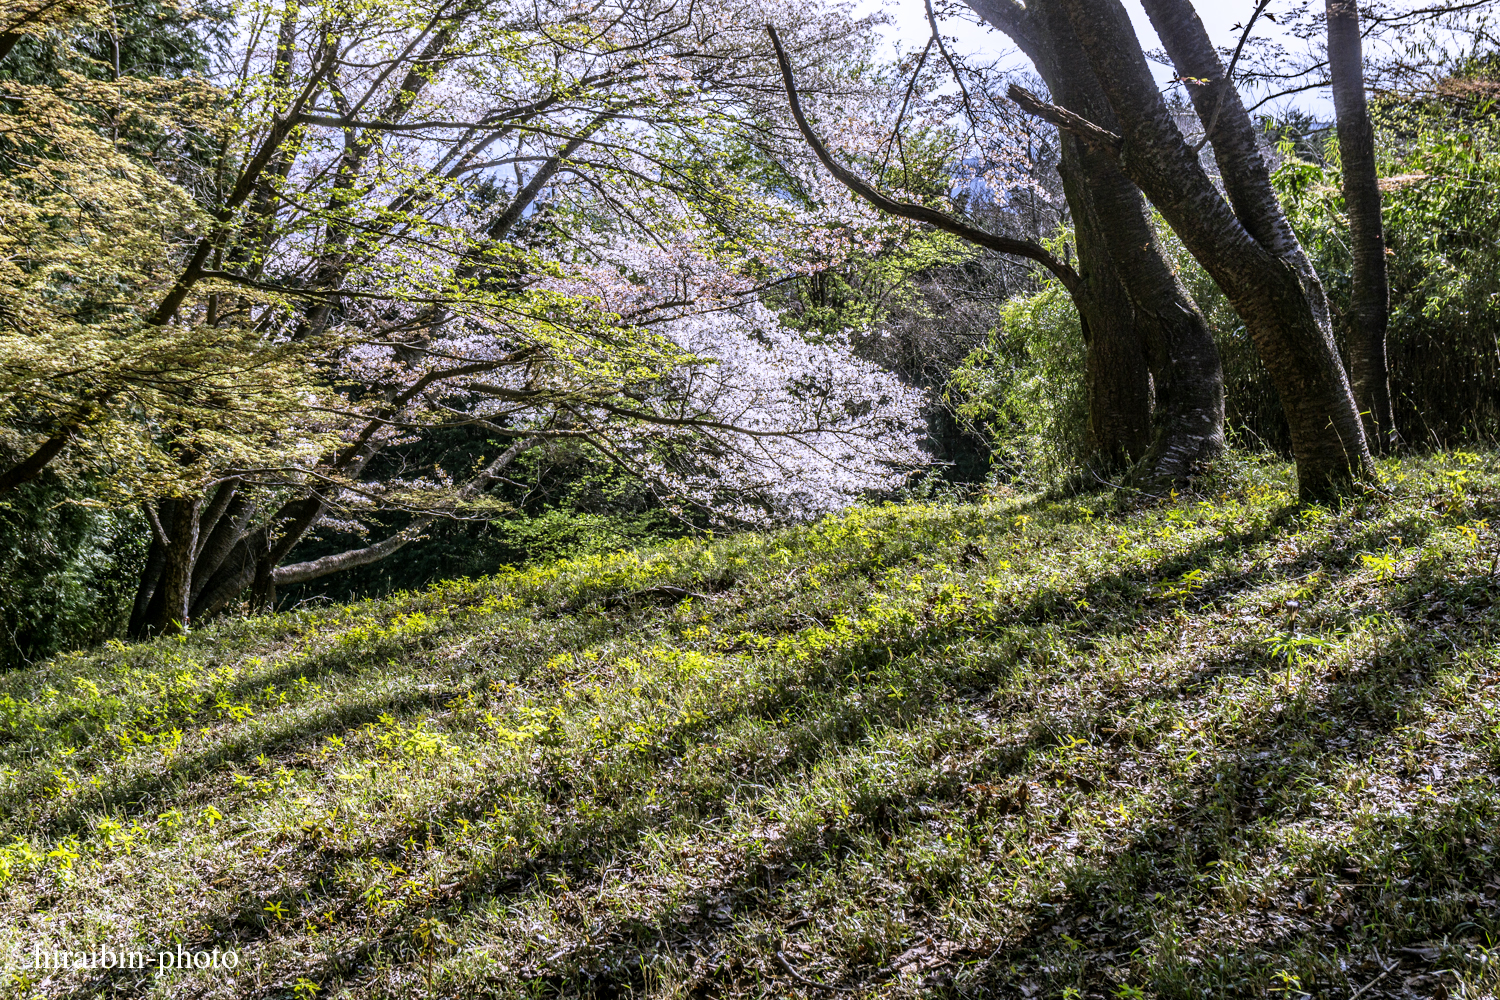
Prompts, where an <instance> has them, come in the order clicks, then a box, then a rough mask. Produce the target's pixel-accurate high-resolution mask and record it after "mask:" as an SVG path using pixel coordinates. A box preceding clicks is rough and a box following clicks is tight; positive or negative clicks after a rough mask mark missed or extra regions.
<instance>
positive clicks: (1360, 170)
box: [1327, 0, 1395, 453]
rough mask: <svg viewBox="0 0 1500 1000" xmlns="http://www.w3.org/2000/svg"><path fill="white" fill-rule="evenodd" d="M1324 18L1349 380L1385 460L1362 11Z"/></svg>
mask: <svg viewBox="0 0 1500 1000" xmlns="http://www.w3.org/2000/svg"><path fill="white" fill-rule="evenodd" d="M1327 10H1328V68H1329V76H1330V78H1331V79H1332V81H1333V108H1334V113H1335V114H1336V115H1337V117H1338V135H1339V158H1340V159H1341V160H1342V161H1343V165H1344V205H1345V209H1346V211H1347V212H1348V214H1349V249H1350V252H1351V255H1352V257H1353V272H1354V273H1353V277H1354V287H1353V290H1352V295H1351V299H1352V305H1353V309H1352V310H1351V312H1352V315H1351V316H1350V317H1349V319H1350V322H1349V340H1348V344H1349V369H1350V371H1349V374H1350V377H1351V381H1352V382H1353V386H1354V401H1355V403H1357V404H1358V406H1359V412H1360V416H1361V417H1363V418H1364V424H1365V437H1366V438H1367V439H1368V440H1369V443H1370V449H1371V450H1372V451H1375V452H1377V453H1382V452H1385V451H1388V450H1389V449H1390V448H1391V447H1392V446H1393V445H1394V444H1395V418H1394V417H1393V415H1392V411H1391V376H1390V368H1389V366H1388V363H1387V361H1386V349H1385V338H1386V324H1387V322H1388V320H1389V316H1390V303H1391V293H1390V285H1389V282H1388V280H1387V278H1386V262H1385V232H1384V227H1383V226H1382V224H1381V219H1380V178H1379V175H1378V173H1377V171H1376V165H1375V129H1374V127H1373V126H1372V125H1371V123H1370V108H1369V105H1368V103H1367V102H1366V100H1365V75H1364V59H1363V56H1362V54H1361V51H1360V38H1359V7H1358V5H1357V4H1356V3H1355V0H1327Z"/></svg>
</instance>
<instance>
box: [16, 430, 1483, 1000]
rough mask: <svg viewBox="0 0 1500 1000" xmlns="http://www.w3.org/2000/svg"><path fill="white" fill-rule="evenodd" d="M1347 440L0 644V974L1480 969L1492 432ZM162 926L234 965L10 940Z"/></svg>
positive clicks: (697, 985)
mask: <svg viewBox="0 0 1500 1000" xmlns="http://www.w3.org/2000/svg"><path fill="white" fill-rule="evenodd" d="M1382 475H1383V478H1384V482H1385V492H1384V494H1383V495H1372V496H1371V497H1369V498H1367V499H1363V500H1358V501H1355V502H1351V503H1349V504H1347V505H1346V506H1344V507H1343V508H1341V509H1324V508H1316V507H1314V508H1303V507H1299V506H1297V505H1295V503H1294V501H1293V499H1292V488H1291V478H1290V476H1291V474H1290V470H1289V469H1288V468H1287V467H1285V466H1284V465H1281V464H1277V463H1270V462H1263V463H1262V462H1256V461H1253V460H1250V459H1244V460H1239V461H1238V463H1237V464H1236V465H1235V466H1234V467H1232V468H1229V469H1227V470H1226V471H1224V472H1221V473H1219V474H1218V475H1217V477H1216V478H1215V479H1214V480H1213V481H1212V482H1209V483H1207V484H1205V485H1204V486H1203V491H1202V492H1201V493H1200V494H1198V495H1194V496H1181V497H1174V498H1173V499H1171V500H1170V501H1163V502H1151V503H1145V502H1139V501H1136V500H1134V499H1132V498H1131V497H1130V496H1129V495H1128V494H1123V493H1119V494H1110V495H1103V496H1096V497H1089V498H1082V499H1070V500H1066V501H1051V500H1047V499H1038V498H1035V497H1024V496H1010V497H1005V496H996V497H993V498H991V499H989V500H988V501H987V502H984V503H981V504H977V505H962V506H958V505H955V506H911V507H884V508H878V509H870V510H855V511H851V512H848V513H846V514H845V515H842V516H840V517H837V518H830V519H828V520H825V521H823V522H821V523H819V524H816V525H813V526H808V527H804V528H798V529H793V530H787V531H782V532H778V533H773V534H764V535H745V536H738V537H733V538H728V539H724V540H715V541H707V542H690V543H689V542H684V543H677V544H672V545H669V546H666V547H662V548H657V549H650V550H643V551H638V552H627V553H621V554H617V555H611V556H603V557H592V558H586V559H579V560H574V561H564V562H558V563H555V564H550V565H545V566H541V567H537V568H534V569H530V570H526V571H519V572H512V573H506V574H502V575H499V576H496V577H493V578H488V579H483V580H477V581H457V582H450V583H445V584H442V585H439V586H436V587H434V588H432V589H430V590H428V591H425V592H422V593H416V594H403V595H398V596H395V597H392V598H389V599H385V600H381V601H373V602H366V603H361V604H356V605H350V606H343V607H337V608H330V609H323V610H318V611H309V612H300V613H295V614H283V615H277V616H272V617H266V618H258V619H247V620H234V621H227V622H225V623H223V624H220V625H216V626H214V627H212V628H207V629H204V630H201V631H198V632H195V633H194V634H192V635H190V636H188V637H184V638H182V639H180V640H168V641H157V642H153V643H145V644H139V645H123V644H119V643H115V644H112V645H111V646H110V647H109V648H107V649H103V650H99V651H95V652H91V653H79V654H73V655H69V656H63V657H59V658H57V659H55V660H53V661H51V662H49V663H46V664H43V665H41V666H38V667H35V668H32V669H27V670H22V671H18V672H14V673H11V674H8V675H5V676H3V677H0V951H3V952H5V953H7V954H8V959H7V964H6V965H5V967H4V971H3V973H0V975H3V977H4V978H3V979H0V992H3V993H4V995H6V996H13V997H18V998H20V997H58V996H68V997H84V996H105V995H108V996H134V997H197V996H202V997H246V998H249V997H256V998H282V997H285V998H299V1000H310V998H331V997H361V998H364V997H424V996H455V997H459V996H461V997H471V996H484V997H490V996H492V997H517V998H519V997H547V996H580V997H600V998H605V997H621V996H626V995H636V996H649V997H660V998H669V997H725V998H728V997H759V996H774V997H828V996H833V995H836V994H838V993H839V990H837V989H835V988H836V987H837V988H841V989H842V990H848V991H852V992H848V993H843V994H842V995H849V996H853V995H861V996H866V997H887V998H899V997H918V996H921V997H959V996H986V997H990V996H1007V997H1008V996H1019V997H1060V998H1061V997H1079V998H1081V997H1109V998H1115V997H1183V998H1186V997H1205V996H1209V997H1247V996H1273V995H1274V996H1286V997H1296V996H1303V995H1312V996H1320V997H1321V996H1327V997H1351V996H1354V995H1356V994H1358V995H1359V996H1362V997H1389V996H1401V995H1407V996H1412V995H1415V996H1464V997H1481V996H1492V995H1493V993H1494V989H1495V986H1496V984H1497V980H1500V947H1497V945H1500V902H1497V898H1500V815H1497V814H1500V610H1497V605H1496V594H1497V590H1500V582H1497V578H1496V569H1497V565H1496V564H1497V562H1500V531H1497V526H1500V456H1497V455H1494V454H1486V455H1478V456H1476V455H1465V454H1462V453H1458V454H1453V455H1447V456H1438V457H1435V458H1433V459H1428V460H1407V461H1404V462H1400V463H1397V462H1390V463H1387V464H1386V465H1384V466H1383V469H1382ZM674 587H675V588H680V589H679V590H671V589H669V588H674ZM683 591H691V592H693V593H694V594H696V595H698V596H684V595H683ZM179 944H181V945H183V946H185V947H186V948H187V949H188V950H190V951H192V950H209V951H211V950H212V949H219V950H220V951H221V953H225V954H228V953H233V954H234V955H235V956H237V961H238V964H237V966H236V967H235V968H233V969H224V968H218V969H191V970H181V969H169V970H157V969H147V970H145V971H142V970H122V969H82V970H79V969H67V970H45V969H42V970H38V969H34V968H32V955H33V954H34V952H35V951H36V950H38V949H39V950H40V951H41V952H43V953H46V952H50V951H53V950H56V949H64V950H67V951H70V952H80V951H88V950H91V949H95V948H99V947H101V946H107V947H113V948H119V949H139V950H143V951H145V952H147V953H148V954H150V955H154V954H155V953H157V952H159V951H161V950H171V949H173V948H175V947H177V946H178V945H179ZM1360 991H1363V992H1360Z"/></svg>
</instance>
